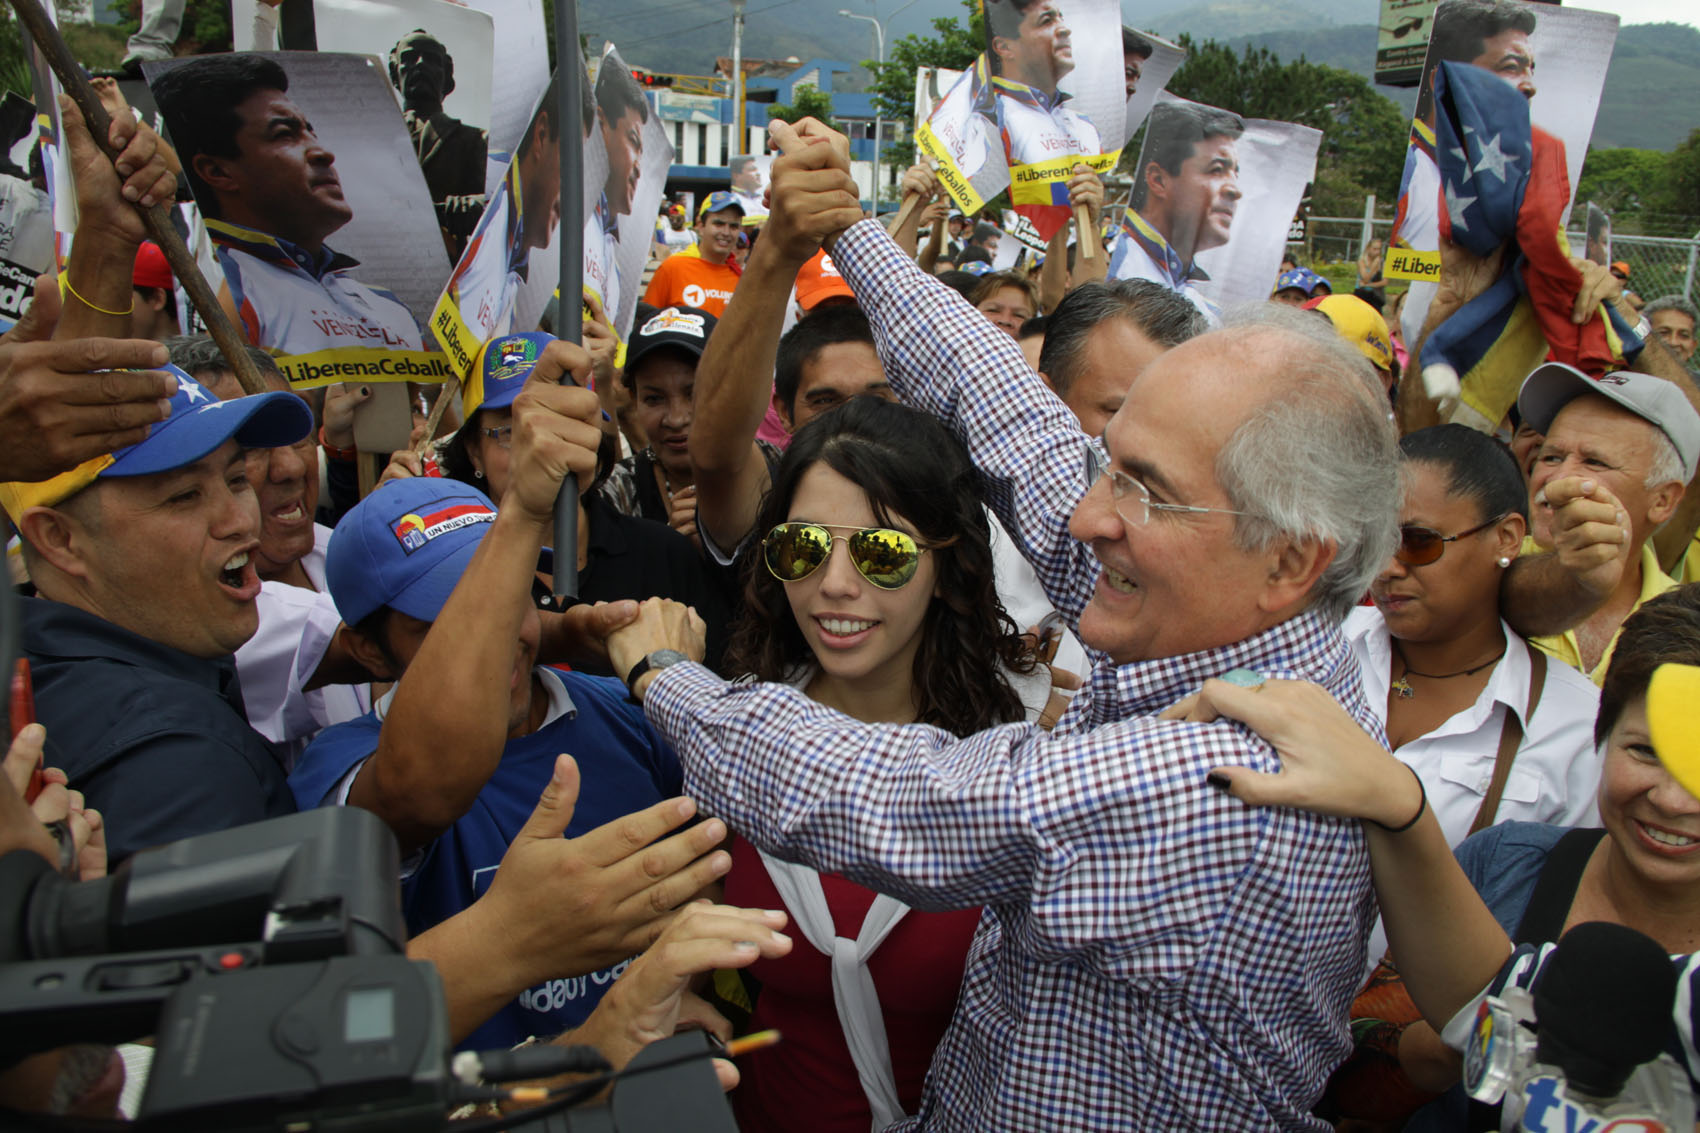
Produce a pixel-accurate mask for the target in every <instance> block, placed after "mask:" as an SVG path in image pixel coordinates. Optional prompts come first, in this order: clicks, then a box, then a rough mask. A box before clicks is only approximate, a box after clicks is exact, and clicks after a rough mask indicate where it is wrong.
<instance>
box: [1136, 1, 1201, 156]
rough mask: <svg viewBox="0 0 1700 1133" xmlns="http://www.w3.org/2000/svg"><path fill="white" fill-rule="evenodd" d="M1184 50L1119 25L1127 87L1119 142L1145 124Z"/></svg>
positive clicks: (1182, 58)
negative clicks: (1124, 112)
mask: <svg viewBox="0 0 1700 1133" xmlns="http://www.w3.org/2000/svg"><path fill="white" fill-rule="evenodd" d="M1184 62H1186V52H1185V51H1184V50H1183V49H1181V48H1179V47H1176V46H1175V45H1174V44H1172V43H1170V42H1169V41H1168V40H1166V39H1159V38H1157V37H1156V36H1154V35H1152V34H1151V33H1150V32H1145V31H1136V30H1135V29H1133V28H1130V27H1124V28H1122V80H1123V82H1124V83H1125V85H1126V90H1127V110H1126V115H1125V117H1124V119H1123V121H1122V145H1124V146H1125V145H1127V143H1128V142H1131V141H1133V136H1134V135H1135V134H1137V133H1138V132H1139V128H1140V127H1141V126H1143V125H1144V124H1145V119H1146V116H1147V115H1149V114H1150V113H1151V108H1152V107H1153V106H1155V105H1156V104H1157V96H1158V95H1159V94H1161V93H1162V92H1163V90H1164V88H1165V87H1167V86H1168V85H1169V80H1170V79H1171V78H1173V77H1174V74H1175V72H1176V71H1177V70H1179V69H1180V65H1181V64H1182V63H1184Z"/></svg>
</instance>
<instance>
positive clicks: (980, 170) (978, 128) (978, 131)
mask: <svg viewBox="0 0 1700 1133" xmlns="http://www.w3.org/2000/svg"><path fill="white" fill-rule="evenodd" d="M989 74H990V72H989V71H988V70H987V66H986V57H985V56H984V55H982V56H981V57H980V58H979V59H977V60H975V62H974V65H973V66H972V67H970V68H969V69H968V70H966V71H950V70H946V69H944V68H942V67H941V68H938V69H934V70H928V71H922V72H921V73H920V74H919V75H917V77H916V82H915V146H916V148H917V149H918V150H919V151H920V152H921V153H922V154H924V155H926V156H927V157H929V158H931V159H932V165H933V172H934V173H935V174H936V175H937V176H938V180H939V185H940V186H941V187H942V188H943V189H944V191H945V192H946V193H948V194H949V195H950V199H951V200H952V201H953V202H955V204H956V207H957V208H958V209H960V210H961V211H963V212H964V213H967V214H968V215H970V216H972V215H973V214H974V213H977V212H979V211H980V210H981V209H982V208H984V207H985V205H986V202H987V201H988V200H990V199H991V198H993V197H995V196H997V195H998V194H999V193H1001V192H1003V191H1004V189H1006V188H1007V187H1008V186H1009V163H1008V161H1007V160H1005V158H1004V152H1003V143H1002V141H1001V140H1000V139H999V138H998V134H997V125H996V122H995V120H994V119H993V118H992V117H990V116H988V115H987V114H984V113H981V112H980V111H979V110H978V109H977V107H979V106H981V105H982V104H984V105H986V106H987V107H988V108H989V106H990V102H989V100H990V98H991V95H990V93H989V84H990V80H989Z"/></svg>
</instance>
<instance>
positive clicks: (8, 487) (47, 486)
mask: <svg viewBox="0 0 1700 1133" xmlns="http://www.w3.org/2000/svg"><path fill="white" fill-rule="evenodd" d="M113 459H114V458H113V455H112V454H111V453H109V452H108V453H102V454H101V455H99V456H97V457H93V458H92V459H89V460H85V461H83V462H82V463H81V464H79V465H77V466H76V467H75V468H73V469H71V470H70V471H69V472H61V473H60V474H59V475H57V476H55V477H53V478H52V479H51V480H42V481H40V482H38V483H26V482H24V481H21V480H15V481H12V482H10V483H5V484H0V507H3V508H5V509H6V514H7V515H8V516H10V517H11V520H12V523H13V524H16V523H17V522H18V519H19V518H20V517H21V516H22V515H23V514H24V509H25V508H32V507H52V506H53V505H54V504H58V503H63V502H64V501H66V500H68V499H70V498H71V497H72V496H74V495H76V494H77V493H78V492H80V491H82V490H83V489H84V488H86V487H88V486H89V485H90V484H92V483H94V482H95V479H96V478H97V477H99V475H100V474H101V473H102V472H104V471H106V470H107V469H108V468H109V467H111V465H112V461H113Z"/></svg>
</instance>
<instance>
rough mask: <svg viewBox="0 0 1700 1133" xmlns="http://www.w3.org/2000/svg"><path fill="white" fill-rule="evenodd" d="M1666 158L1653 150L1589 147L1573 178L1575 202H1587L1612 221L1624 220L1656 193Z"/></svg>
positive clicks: (1643, 206)
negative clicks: (1575, 176)
mask: <svg viewBox="0 0 1700 1133" xmlns="http://www.w3.org/2000/svg"><path fill="white" fill-rule="evenodd" d="M1667 161H1668V158H1667V156H1666V155H1665V154H1662V153H1659V152H1658V151H1657V150H1650V149H1627V148H1625V149H1591V150H1589V151H1588V156H1587V158H1586V159H1585V160H1584V161H1583V162H1582V176H1581V177H1579V178H1578V179H1577V181H1576V201H1577V203H1578V204H1581V203H1584V202H1590V201H1591V202H1592V203H1594V204H1596V205H1599V206H1600V208H1602V209H1604V210H1605V211H1606V212H1608V213H1610V214H1611V216H1612V218H1613V219H1614V220H1615V219H1624V220H1627V219H1629V218H1631V217H1633V216H1635V215H1637V214H1639V213H1640V212H1641V211H1642V209H1643V208H1645V207H1646V206H1647V201H1648V198H1649V196H1652V195H1654V194H1656V193H1657V192H1658V189H1659V186H1660V182H1661V181H1662V180H1663V178H1664V173H1665V165H1666V163H1667Z"/></svg>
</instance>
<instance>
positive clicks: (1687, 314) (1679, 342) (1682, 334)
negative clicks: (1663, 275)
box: [1641, 295, 1700, 367]
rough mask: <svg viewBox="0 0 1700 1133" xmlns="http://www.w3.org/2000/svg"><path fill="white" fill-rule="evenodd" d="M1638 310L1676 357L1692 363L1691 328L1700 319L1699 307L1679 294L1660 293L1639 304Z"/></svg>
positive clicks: (1686, 364) (1692, 337)
mask: <svg viewBox="0 0 1700 1133" xmlns="http://www.w3.org/2000/svg"><path fill="white" fill-rule="evenodd" d="M1641 314H1642V315H1644V316H1646V319H1647V321H1648V322H1649V323H1650V324H1652V327H1653V333H1654V334H1656V335H1658V336H1659V338H1660V339H1661V340H1662V341H1663V342H1664V344H1665V345H1666V346H1668V347H1670V348H1671V352H1672V353H1673V354H1675V355H1676V358H1677V361H1679V362H1681V363H1682V364H1683V365H1684V366H1690V367H1692V366H1693V364H1694V347H1695V337H1694V331H1695V325H1696V324H1697V323H1700V310H1696V309H1695V306H1694V304H1692V303H1690V302H1689V301H1688V300H1686V299H1684V298H1683V297H1682V296H1680V295H1661V296H1659V297H1658V298H1657V299H1654V300H1653V301H1652V302H1651V303H1648V304H1647V305H1646V306H1645V307H1643V308H1641Z"/></svg>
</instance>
